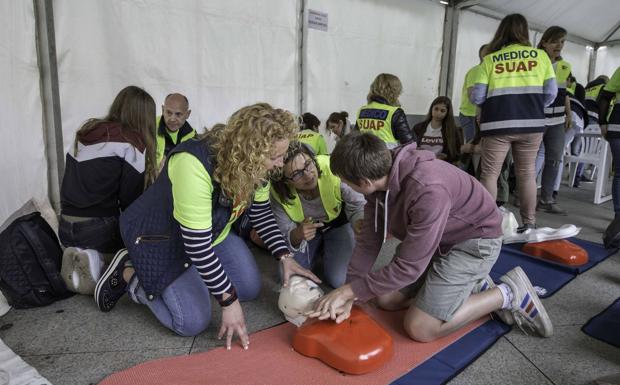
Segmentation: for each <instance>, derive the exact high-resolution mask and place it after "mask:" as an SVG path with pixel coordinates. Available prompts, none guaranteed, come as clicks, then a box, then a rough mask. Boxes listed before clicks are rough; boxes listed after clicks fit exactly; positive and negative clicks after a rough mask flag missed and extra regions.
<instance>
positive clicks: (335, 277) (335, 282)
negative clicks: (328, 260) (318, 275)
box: [325, 271, 347, 289]
mask: <svg viewBox="0 0 620 385" xmlns="http://www.w3.org/2000/svg"><path fill="white" fill-rule="evenodd" d="M346 279H347V273H346V272H343V273H342V274H339V273H329V272H327V271H326V272H325V280H326V281H327V284H328V285H331V287H333V288H335V289H337V288H339V287H340V286H342V285H344V283H345V281H346Z"/></svg>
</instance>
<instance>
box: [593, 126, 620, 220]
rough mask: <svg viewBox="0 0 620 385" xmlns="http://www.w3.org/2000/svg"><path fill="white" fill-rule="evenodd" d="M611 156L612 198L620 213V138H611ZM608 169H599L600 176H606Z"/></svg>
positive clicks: (615, 208) (617, 211)
mask: <svg viewBox="0 0 620 385" xmlns="http://www.w3.org/2000/svg"><path fill="white" fill-rule="evenodd" d="M609 146H610V147H611V158H612V160H613V162H614V180H613V182H612V183H611V198H612V201H613V203H614V213H615V214H616V216H619V215H620V138H610V139H609ZM606 172H607V170H603V169H602V168H601V170H600V171H599V176H598V177H599V178H605V177H607V175H605V173H606Z"/></svg>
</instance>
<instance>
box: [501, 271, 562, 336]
mask: <svg viewBox="0 0 620 385" xmlns="http://www.w3.org/2000/svg"><path fill="white" fill-rule="evenodd" d="M500 281H502V282H504V283H505V284H507V285H508V286H510V289H511V290H512V294H513V296H514V297H513V299H512V308H511V309H510V310H511V312H512V316H513V317H514V320H515V323H516V324H517V326H519V328H520V329H521V330H523V332H524V333H526V331H525V329H524V327H528V328H529V329H531V330H534V331H536V332H537V333H538V334H540V335H541V336H543V337H550V336H551V335H553V324H552V323H551V319H550V318H549V315H548V314H547V311H546V310H545V307H544V306H543V304H542V302H540V299H539V298H538V295H537V294H536V290H535V289H534V287H533V286H532V283H531V282H530V280H529V278H528V277H527V275H526V274H525V272H524V271H523V269H521V267H519V266H517V267H515V268H514V269H512V270H510V271H509V272H508V273H506V274H505V275H503V276H502V277H501V278H500Z"/></svg>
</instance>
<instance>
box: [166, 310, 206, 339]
mask: <svg viewBox="0 0 620 385" xmlns="http://www.w3.org/2000/svg"><path fill="white" fill-rule="evenodd" d="M209 323H211V315H210V314H209V315H203V316H202V317H192V318H191V319H189V318H188V319H184V320H183V325H182V326H179V327H177V326H176V325H175V326H173V328H172V331H174V332H175V333H177V334H178V335H180V336H183V337H195V336H197V335H198V334H200V333H202V332H203V331H205V330H207V328H208V327H209Z"/></svg>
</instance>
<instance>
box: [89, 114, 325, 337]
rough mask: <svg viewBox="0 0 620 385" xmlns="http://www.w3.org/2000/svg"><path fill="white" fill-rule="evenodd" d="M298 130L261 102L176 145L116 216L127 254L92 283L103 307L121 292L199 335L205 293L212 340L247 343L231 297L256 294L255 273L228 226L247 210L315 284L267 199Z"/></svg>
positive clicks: (290, 270)
mask: <svg viewBox="0 0 620 385" xmlns="http://www.w3.org/2000/svg"><path fill="white" fill-rule="evenodd" d="M297 131H298V126H297V123H296V121H295V117H294V116H293V115H292V114H291V113H290V112H288V111H284V110H281V109H275V108H273V107H271V106H270V105H269V104H266V103H259V104H254V105H251V106H248V107H244V108H242V109H240V110H239V111H237V112H235V113H234V114H233V115H232V116H231V117H230V119H229V120H228V122H227V124H226V126H225V127H223V128H221V129H219V130H216V131H215V133H211V132H210V134H207V135H206V136H205V137H204V138H202V139H194V140H189V141H187V142H183V143H182V144H180V145H179V146H177V147H176V148H175V149H174V150H173V151H172V152H171V153H170V156H169V157H168V159H167V162H166V164H165V166H164V168H163V170H162V172H161V174H160V176H159V177H158V179H157V181H156V182H155V184H154V185H153V186H152V187H151V188H149V190H147V191H146V192H145V193H144V195H143V196H142V197H140V199H138V200H137V201H136V202H134V204H133V205H132V206H131V207H130V208H129V210H127V211H126V212H125V213H124V215H123V216H122V217H121V234H122V237H123V240H124V241H125V244H126V245H127V249H126V250H122V251H121V252H119V253H118V254H117V255H116V256H115V257H114V260H113V262H112V264H111V265H110V267H109V268H108V269H107V270H106V272H105V273H104V274H103V275H102V277H101V279H100V280H99V282H98V283H97V287H96V290H95V300H96V302H97V305H98V307H99V309H100V310H101V311H109V310H110V309H112V307H113V306H114V305H115V304H116V302H117V301H118V300H119V298H120V297H122V296H123V294H124V293H125V292H127V293H128V294H129V296H130V297H131V299H132V300H134V301H135V302H137V303H140V304H144V305H146V306H148V307H149V308H150V310H151V311H152V312H153V314H154V315H155V317H157V319H158V320H159V321H160V322H161V323H162V324H163V325H164V326H166V327H167V328H169V329H171V330H173V331H174V332H176V333H177V334H180V335H183V336H194V335H197V334H199V333H201V332H202V331H204V330H205V329H206V328H207V326H208V325H209V322H210V320H211V300H210V296H211V295H213V296H214V297H215V299H216V300H217V301H218V303H219V304H220V306H221V307H222V323H221V327H220V329H219V337H220V338H221V337H223V336H224V335H225V336H226V346H227V348H228V349H230V347H231V340H232V337H233V334H235V333H236V334H237V335H238V336H239V338H240V339H241V344H242V346H243V347H244V348H247V347H248V344H249V339H248V333H247V330H246V326H245V319H244V316H243V311H242V308H241V305H240V303H239V301H248V300H252V299H254V298H256V297H258V295H259V292H260V285H261V279H260V272H259V271H258V268H257V266H256V262H255V261H254V257H253V255H252V253H251V252H250V250H249V249H248V248H247V246H246V244H245V243H244V242H243V240H242V239H241V238H240V237H239V236H237V235H236V234H234V233H233V232H231V231H230V229H231V226H232V224H233V223H234V222H235V220H237V218H239V216H241V214H242V213H243V212H244V210H245V209H246V208H248V207H249V217H250V220H251V221H252V225H253V226H254V228H255V229H256V230H257V232H258V234H259V236H260V237H261V238H262V240H263V241H264V242H265V243H266V245H267V247H268V248H269V250H270V251H271V253H272V254H273V256H274V257H275V258H276V259H278V260H279V261H280V263H281V267H282V270H283V275H284V284H285V285H286V284H287V282H288V278H289V277H290V276H291V275H292V274H299V275H304V276H306V277H309V278H311V279H314V280H316V281H317V282H320V281H319V279H318V278H317V277H316V276H314V275H313V274H312V273H311V272H310V271H308V270H306V269H304V268H302V267H301V266H299V265H298V264H297V262H295V260H294V259H293V258H292V254H291V253H290V251H289V249H288V247H287V245H286V241H285V240H284V238H283V237H282V233H280V230H279V229H278V227H277V224H276V223H275V219H274V217H273V213H272V211H271V208H270V205H269V184H268V183H267V182H266V180H267V174H268V173H269V172H270V171H271V170H274V169H275V168H279V167H282V165H283V158H284V155H285V154H286V151H287V148H288V145H289V141H290V140H291V139H292V138H294V137H295V134H296V133H297Z"/></svg>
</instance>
